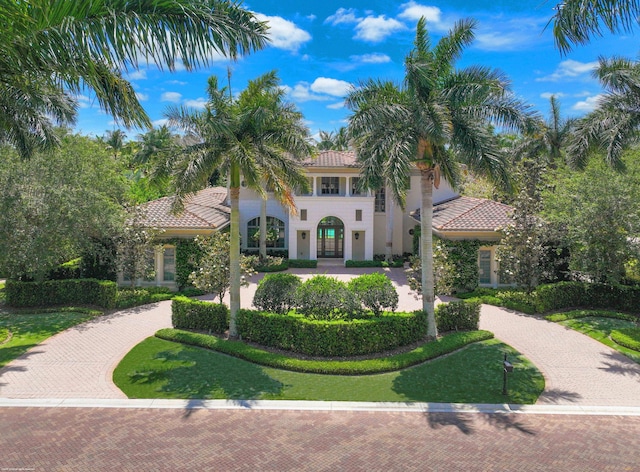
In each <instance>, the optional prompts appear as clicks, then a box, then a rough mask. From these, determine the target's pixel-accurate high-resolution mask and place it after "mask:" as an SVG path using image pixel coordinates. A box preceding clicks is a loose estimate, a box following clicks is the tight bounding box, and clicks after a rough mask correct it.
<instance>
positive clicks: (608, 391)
mask: <svg viewBox="0 0 640 472" xmlns="http://www.w3.org/2000/svg"><path fill="white" fill-rule="evenodd" d="M377 270H380V269H377ZM374 271H376V269H370V268H368V269H352V268H344V267H335V266H331V267H323V268H320V269H318V270H313V269H293V270H291V272H292V273H296V274H297V275H300V276H301V277H302V278H305V279H306V278H308V277H310V276H312V275H315V274H317V273H326V274H327V275H331V276H335V277H337V278H338V279H341V280H348V279H350V278H351V277H354V276H357V275H359V274H362V273H370V272H374ZM383 271H384V273H386V274H387V275H388V276H389V277H390V278H391V280H392V281H393V283H394V285H395V286H396V288H397V289H398V295H399V297H400V302H399V309H400V310H403V311H412V310H416V309H419V308H420V307H421V302H420V301H419V300H417V299H416V298H415V296H414V294H413V292H411V291H410V290H409V288H408V287H407V285H406V277H405V274H404V271H403V269H384V270H383ZM260 278H261V277H254V278H253V279H252V281H251V284H250V285H249V287H244V288H243V289H242V297H241V301H242V306H243V307H246V308H249V307H251V300H252V298H253V293H255V288H256V284H257V281H258V280H259V279H260ZM206 298H211V297H206ZM227 303H228V295H227ZM170 326H171V302H169V301H166V302H161V303H156V304H153V305H147V306H143V307H137V308H132V309H128V310H122V311H118V312H116V313H113V314H110V315H107V316H102V317H99V318H96V319H94V320H91V321H89V322H87V323H84V324H81V325H78V326H76V327H74V328H71V329H69V330H67V331H64V332H62V333H59V334H57V335H55V336H53V337H51V338H49V339H47V340H46V341H45V342H43V343H42V344H40V345H38V346H36V347H35V348H33V349H31V350H30V351H29V352H27V353H26V354H24V355H23V356H21V357H20V358H18V359H16V360H15V361H13V362H11V363H9V364H8V365H7V366H5V367H4V368H3V369H2V370H0V398H58V399H59V398H95V399H101V398H112V399H118V398H120V399H122V398H126V397H125V396H124V394H123V393H122V392H121V391H120V390H119V389H118V388H116V387H115V385H114V384H113V382H112V374H113V370H114V369H115V367H116V365H117V364H118V362H119V361H120V360H121V359H122V357H124V355H125V354H126V353H127V352H129V350H130V349H131V348H133V347H134V346H135V345H136V344H138V343H139V342H140V341H142V340H143V339H145V338H147V337H148V336H152V335H153V334H154V333H155V332H156V331H157V330H158V329H160V328H165V327H170ZM480 327H481V328H482V329H487V330H489V331H492V332H493V333H495V335H496V337H497V338H498V339H500V340H502V341H504V342H505V343H507V344H509V345H511V346H513V347H514V348H515V349H517V350H518V351H520V352H522V353H523V354H524V355H525V356H526V357H527V358H529V359H530V360H531V361H532V362H533V363H534V364H535V365H536V366H537V367H538V368H539V369H540V370H541V371H542V373H543V374H544V376H545V379H546V389H545V392H544V393H543V394H542V396H541V397H540V399H539V401H538V402H539V403H547V404H549V403H552V404H559V405H592V406H640V368H639V366H638V365H637V364H635V363H633V362H632V361H630V360H628V359H627V358H626V357H624V356H622V355H620V354H618V353H617V352H616V351H614V350H612V349H610V348H608V347H607V346H604V345H602V344H600V343H598V342H597V341H595V340H592V339H591V338H589V337H587V336H585V335H582V334H580V333H576V332H574V331H572V330H569V329H566V328H564V327H562V326H560V325H557V324H554V323H550V322H547V321H544V320H541V319H538V318H535V317H530V316H525V315H521V314H518V313H515V312H511V311H508V310H505V309H502V308H498V307H492V306H488V305H484V306H483V307H482V316H481V320H480ZM496 362H500V360H499V359H498V360H496Z"/></svg>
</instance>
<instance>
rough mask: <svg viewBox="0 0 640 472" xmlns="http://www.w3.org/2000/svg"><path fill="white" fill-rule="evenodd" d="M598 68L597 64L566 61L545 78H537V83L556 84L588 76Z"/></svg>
mask: <svg viewBox="0 0 640 472" xmlns="http://www.w3.org/2000/svg"><path fill="white" fill-rule="evenodd" d="M597 66H598V62H597V61H595V62H579V61H574V60H573V59H567V60H566V61H562V62H561V63H560V64H558V68H557V69H556V70H555V71H554V72H553V73H552V74H551V75H548V76H546V77H539V78H537V79H536V81H537V82H558V81H560V80H564V79H575V78H580V77H581V76H585V75H587V74H590V73H591V72H592V71H593V69H595V68H596V67H597Z"/></svg>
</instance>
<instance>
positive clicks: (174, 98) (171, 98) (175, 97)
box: [160, 92, 182, 103]
mask: <svg viewBox="0 0 640 472" xmlns="http://www.w3.org/2000/svg"><path fill="white" fill-rule="evenodd" d="M181 99H182V94H181V93H178V92H164V93H163V94H162V95H161V96H160V101H162V102H173V103H178V102H179V101H180V100H181Z"/></svg>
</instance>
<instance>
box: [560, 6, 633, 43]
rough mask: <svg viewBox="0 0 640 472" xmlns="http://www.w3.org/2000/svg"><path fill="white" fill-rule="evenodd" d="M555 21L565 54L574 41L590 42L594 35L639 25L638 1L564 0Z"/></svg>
mask: <svg viewBox="0 0 640 472" xmlns="http://www.w3.org/2000/svg"><path fill="white" fill-rule="evenodd" d="M555 10H556V13H555V14H554V15H553V18H552V19H551V21H550V23H553V35H554V38H555V42H556V47H557V48H558V49H559V50H560V51H561V52H563V53H567V52H569V51H570V50H571V49H572V47H573V45H575V44H587V43H588V42H589V41H591V38H592V37H593V36H602V34H603V31H609V32H611V33H620V32H624V33H626V32H629V31H631V30H632V29H633V28H635V27H636V26H638V23H639V21H638V18H640V2H638V1H637V0H564V1H562V2H561V3H558V4H557V6H556V8H555Z"/></svg>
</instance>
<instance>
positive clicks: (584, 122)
mask: <svg viewBox="0 0 640 472" xmlns="http://www.w3.org/2000/svg"><path fill="white" fill-rule="evenodd" d="M594 75H595V77H597V78H598V79H599V80H600V83H601V84H602V87H603V88H604V89H605V90H607V91H608V92H609V93H607V94H605V95H603V96H602V97H601V98H600V100H599V102H598V105H597V106H596V108H595V110H594V111H592V112H591V113H589V114H588V115H587V116H585V117H584V118H582V119H581V120H579V121H578V122H577V124H576V126H575V132H574V134H573V136H572V138H571V140H570V142H569V145H568V146H567V158H568V162H569V164H570V165H571V166H572V167H574V168H583V167H584V166H585V165H586V163H587V161H588V158H589V156H590V155H591V154H592V153H593V152H596V151H597V152H602V153H604V156H605V161H606V162H607V163H608V164H609V165H610V166H612V167H613V168H617V169H620V170H621V169H623V168H624V164H623V162H622V153H623V152H624V150H625V149H627V148H628V147H629V146H630V145H631V144H635V143H637V140H638V130H639V129H640V113H638V103H640V62H637V61H631V60H628V59H624V58H611V59H605V58H601V59H600V65H599V67H598V68H597V69H596V70H595V71H594Z"/></svg>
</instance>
